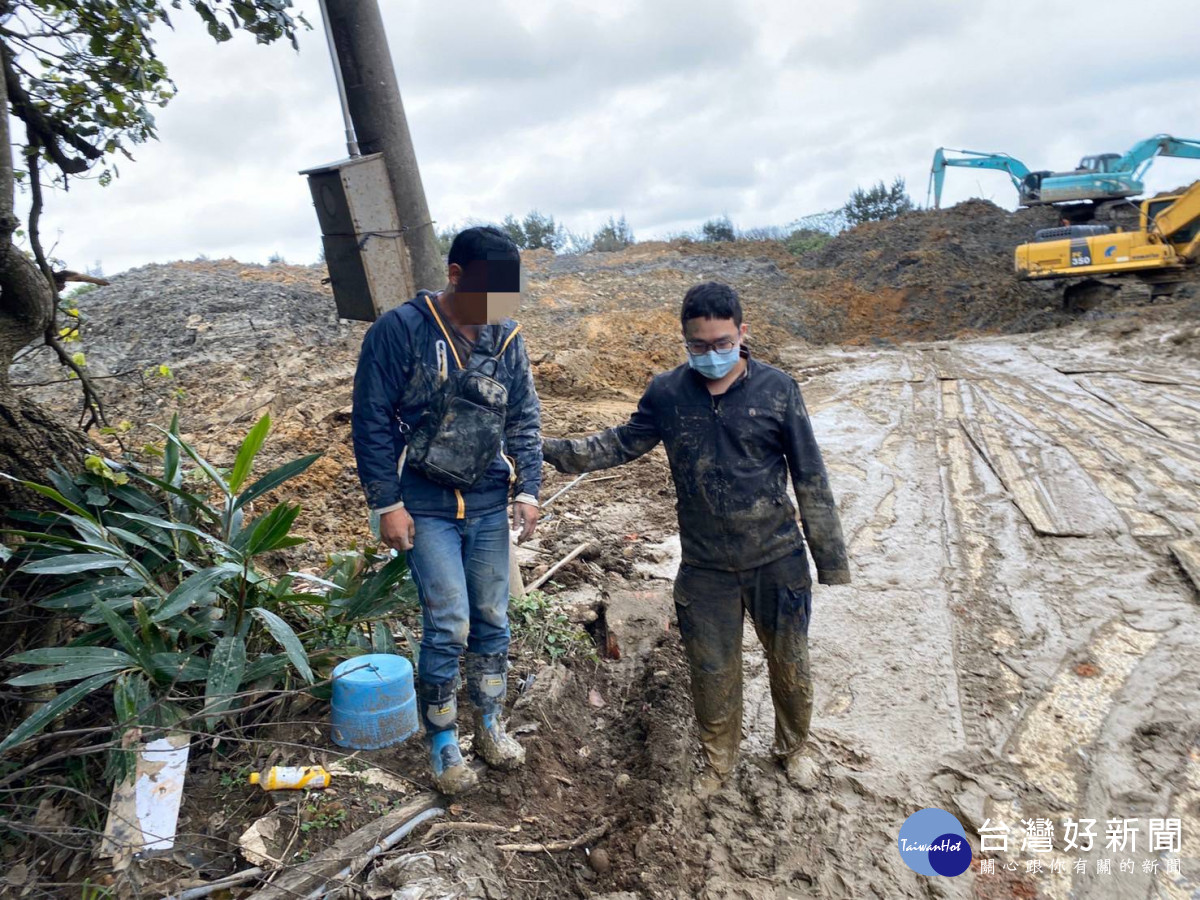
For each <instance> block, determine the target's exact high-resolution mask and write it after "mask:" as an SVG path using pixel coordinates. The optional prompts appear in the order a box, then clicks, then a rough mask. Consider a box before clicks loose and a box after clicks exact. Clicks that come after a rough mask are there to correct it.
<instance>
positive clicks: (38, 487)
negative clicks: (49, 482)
mask: <svg viewBox="0 0 1200 900" xmlns="http://www.w3.org/2000/svg"><path fill="white" fill-rule="evenodd" d="M0 476H3V477H4V478H7V479H9V480H10V481H15V482H17V483H18V484H23V485H24V486H25V487H27V488H29V489H30V490H31V491H37V492H38V493H39V494H41V495H42V496H43V497H49V498H50V499H51V500H53V501H54V502H55V503H57V504H58V505H59V506H65V507H66V508H67V509H69V510H70V511H71V512H73V513H75V514H77V515H80V516H83V517H84V518H85V519H90V520H91V521H93V522H96V521H98V520H97V519H96V516H95V514H94V513H92V512H89V511H88V509H87V507H86V506H80V505H79V504H78V503H75V502H73V501H71V500H68V499H67V498H66V497H64V496H63V495H62V494H60V493H59V492H58V491H56V490H55V489H54V488H52V487H47V486H46V485H44V484H38V483H37V482H36V481H22V480H21V479H20V478H13V477H12V476H11V475H6V474H5V473H3V472H0Z"/></svg>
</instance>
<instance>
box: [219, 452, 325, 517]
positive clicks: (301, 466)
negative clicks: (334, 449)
mask: <svg viewBox="0 0 1200 900" xmlns="http://www.w3.org/2000/svg"><path fill="white" fill-rule="evenodd" d="M320 458H321V454H320V453H310V454H309V455H308V456H302V457H301V458H300V459H294V460H292V461H291V462H289V463H284V464H283V465H282V466H280V467H279V468H277V469H273V470H272V471H270V472H268V473H267V474H266V475H264V476H263V477H262V478H260V479H258V481H256V482H254V484H252V485H250V487H248V488H246V490H245V491H243V492H242V494H241V495H240V496H239V497H238V498H237V500H236V501H235V502H234V504H233V505H234V509H237V508H238V507H241V506H245V505H246V504H247V503H249V502H250V501H251V500H255V499H257V498H258V497H261V496H262V495H263V494H265V493H267V492H268V491H273V490H275V488H277V487H279V486H280V485H281V484H283V483H284V482H285V481H287V480H288V479H289V478H295V477H296V476H297V475H299V474H300V473H301V472H303V471H304V470H305V469H307V468H308V467H309V466H311V465H312V464H313V463H315V462H316V461H317V460H318V459H320Z"/></svg>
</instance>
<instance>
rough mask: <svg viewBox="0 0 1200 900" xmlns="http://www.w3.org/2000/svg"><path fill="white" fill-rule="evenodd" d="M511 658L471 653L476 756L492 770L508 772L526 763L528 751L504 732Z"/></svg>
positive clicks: (469, 681)
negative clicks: (509, 660) (503, 716)
mask: <svg viewBox="0 0 1200 900" xmlns="http://www.w3.org/2000/svg"><path fill="white" fill-rule="evenodd" d="M507 670H508V657H507V656H506V655H505V654H503V653H493V654H491V655H488V656H483V655H480V654H477V653H468V654H467V658H466V674H467V693H468V694H469V695H470V697H471V703H472V704H473V705H474V706H475V752H476V753H478V754H479V755H480V756H482V757H483V758H484V760H485V761H486V762H487V764H488V765H489V766H492V767H494V768H497V769H503V770H505V771H508V770H511V769H515V768H517V766H519V765H521V763H523V762H525V748H524V747H522V746H521V745H520V744H518V743H517V742H516V740H514V739H513V738H512V737H510V736H509V735H507V734H506V733H505V731H504V723H503V722H502V721H501V720H500V712H501V710H502V708H503V706H504V695H505V692H506V690H507V689H508V673H507Z"/></svg>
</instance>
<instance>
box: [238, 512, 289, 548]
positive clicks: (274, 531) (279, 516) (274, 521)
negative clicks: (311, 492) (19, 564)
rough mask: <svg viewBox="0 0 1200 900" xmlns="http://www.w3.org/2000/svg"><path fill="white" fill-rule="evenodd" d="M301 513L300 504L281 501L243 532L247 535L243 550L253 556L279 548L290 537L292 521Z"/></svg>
mask: <svg viewBox="0 0 1200 900" xmlns="http://www.w3.org/2000/svg"><path fill="white" fill-rule="evenodd" d="M299 514H300V507H299V506H298V505H294V504H291V503H281V504H279V506H276V507H275V508H274V509H272V510H271V511H270V512H269V513H267V514H266V515H265V516H263V517H262V518H260V519H258V520H257V521H256V522H255V523H254V524H253V525H251V526H250V528H248V529H247V530H246V531H245V532H243V534H244V535H246V539H245V547H244V550H243V552H244V553H245V554H246V556H247V557H252V556H257V555H258V554H260V553H267V552H269V551H271V550H275V549H276V548H278V547H279V546H280V544H281V543H282V542H284V541H285V540H287V539H288V537H289V533H290V532H291V530H292V523H294V522H295V521H296V516H298V515H299ZM239 540H240V538H239ZM235 543H237V542H235ZM289 546H290V545H289Z"/></svg>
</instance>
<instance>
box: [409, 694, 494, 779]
mask: <svg viewBox="0 0 1200 900" xmlns="http://www.w3.org/2000/svg"><path fill="white" fill-rule="evenodd" d="M417 706H418V707H419V709H420V712H421V721H422V723H423V724H424V725H425V734H426V737H427V738H428V740H429V754H430V757H429V763H430V768H432V769H433V784H434V786H435V787H436V788H437V789H438V790H439V791H441V792H442V793H443V794H447V795H451V796H452V795H454V794H462V793H465V792H467V791H469V790H471V789H472V788H473V787H475V786H476V785H477V784H478V783H479V778H478V776H477V775H476V774H475V773H474V772H473V771H472V770H471V769H470V767H469V766H467V764H466V762H465V761H464V760H463V757H462V751H461V750H460V749H459V747H458V730H457V728H456V727H455V721H456V719H457V718H458V704H457V702H456V700H455V697H454V682H452V681H451V682H449V683H448V684H444V685H426V684H422V685H420V687H419V688H418V697H417Z"/></svg>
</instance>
